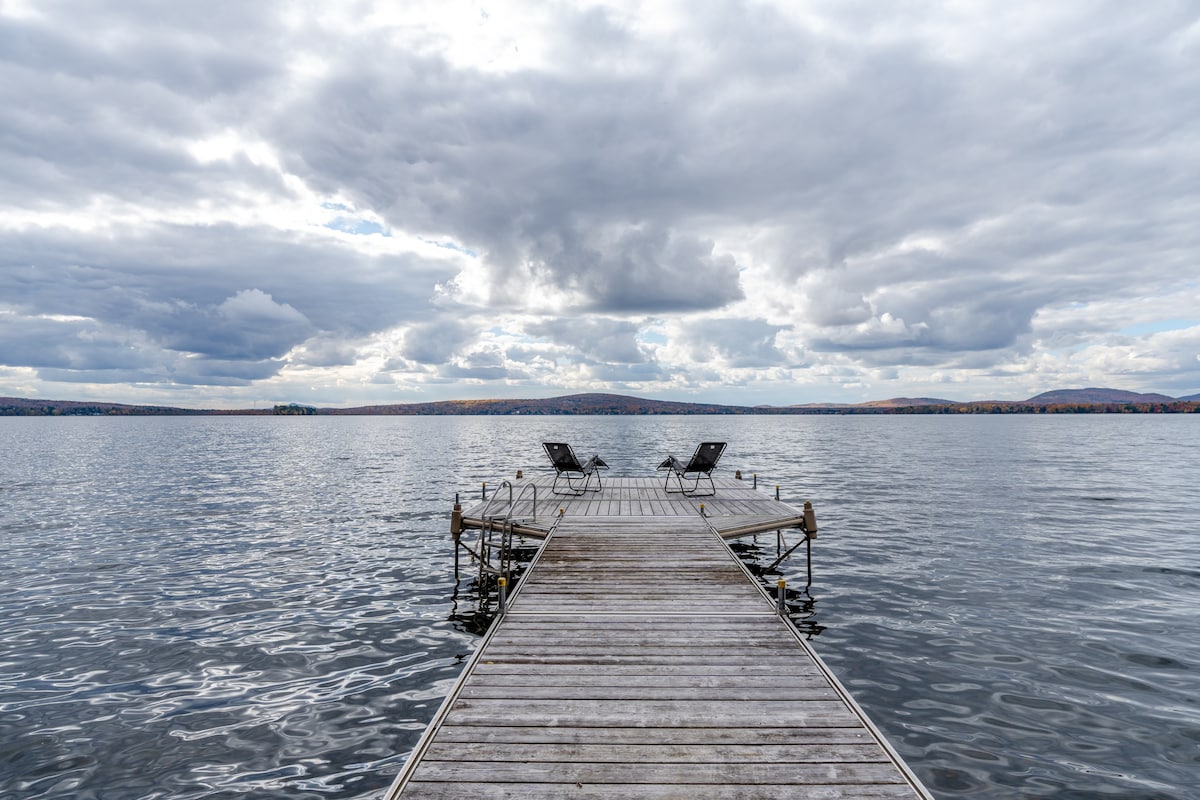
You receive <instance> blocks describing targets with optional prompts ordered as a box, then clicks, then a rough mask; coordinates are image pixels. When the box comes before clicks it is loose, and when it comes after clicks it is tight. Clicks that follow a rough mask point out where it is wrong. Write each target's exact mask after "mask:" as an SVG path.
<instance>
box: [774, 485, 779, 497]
mask: <svg viewBox="0 0 1200 800" xmlns="http://www.w3.org/2000/svg"><path fill="white" fill-rule="evenodd" d="M775 499H776V500H778V499H779V484H778V483H777V484H775Z"/></svg>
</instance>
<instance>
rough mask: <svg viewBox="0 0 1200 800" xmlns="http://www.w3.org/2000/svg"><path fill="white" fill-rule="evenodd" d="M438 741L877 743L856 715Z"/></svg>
mask: <svg viewBox="0 0 1200 800" xmlns="http://www.w3.org/2000/svg"><path fill="white" fill-rule="evenodd" d="M438 741H446V742H480V743H489V742H491V743H497V744H506V743H507V744H535V743H539V742H541V743H546V744H610V745H614V744H617V745H631V746H632V745H648V746H656V747H657V746H663V745H685V746H691V745H753V746H756V747H758V746H786V747H795V748H798V749H803V748H805V747H807V746H809V745H810V744H853V745H861V744H870V745H872V746H874V747H878V745H877V744H876V743H875V741H874V739H872V738H871V736H870V734H869V733H868V732H867V730H866V728H864V727H863V726H862V724H861V723H859V722H858V721H857V720H855V721H854V724H852V725H847V726H843V727H819V726H812V727H807V728H796V727H771V728H652V727H644V728H630V727H618V726H612V727H608V728H594V727H570V726H566V725H555V726H553V727H548V726H545V725H487V726H485V725H453V724H446V725H445V726H443V727H442V728H441V729H440V730H439V731H438Z"/></svg>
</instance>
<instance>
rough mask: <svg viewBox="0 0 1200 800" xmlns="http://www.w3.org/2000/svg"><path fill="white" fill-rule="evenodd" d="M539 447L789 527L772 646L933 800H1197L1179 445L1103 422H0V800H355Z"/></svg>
mask: <svg viewBox="0 0 1200 800" xmlns="http://www.w3.org/2000/svg"><path fill="white" fill-rule="evenodd" d="M547 439H552V440H562V441H570V442H573V443H574V444H575V445H576V450H577V451H579V452H587V453H591V452H600V453H601V454H602V455H603V456H604V457H605V459H606V460H607V461H608V462H609V463H610V464H611V465H612V466H613V474H618V475H644V474H648V473H649V472H650V470H651V469H652V468H653V466H654V464H655V463H656V461H657V460H660V459H661V458H662V456H663V455H665V453H666V452H667V451H673V452H675V453H676V454H679V455H686V454H687V453H689V452H690V451H691V449H692V448H693V447H694V444H695V442H697V441H699V440H701V439H724V440H727V441H728V442H729V443H730V445H729V449H728V451H727V452H726V455H725V458H724V460H723V462H722V468H721V470H719V472H725V473H726V474H732V471H733V470H734V469H741V470H743V472H745V473H746V474H747V477H749V475H750V474H751V473H757V474H758V479H759V485H760V488H763V489H764V490H765V491H773V490H774V486H775V485H776V484H778V485H779V486H780V487H781V489H780V491H781V495H782V497H783V499H784V500H789V501H795V502H797V503H799V502H802V501H803V500H805V499H810V500H812V501H813V503H814V505H815V506H816V509H817V514H818V521H819V523H820V525H821V536H820V538H819V539H818V540H817V541H816V542H815V546H814V548H813V569H814V581H813V586H812V596H813V598H814V599H815V602H814V603H813V605H812V609H811V612H810V613H807V614H804V615H803V616H802V618H799V619H798V620H797V621H798V623H799V624H800V625H801V627H802V628H804V629H805V630H809V631H812V632H814V634H816V635H814V636H813V638H812V643H813V645H814V647H815V648H816V649H817V650H818V651H819V652H820V653H821V655H822V656H823V657H824V658H825V660H826V661H827V662H828V663H829V664H830V666H831V667H833V669H834V670H835V672H837V674H838V675H839V677H840V678H841V679H842V682H843V683H844V684H845V685H846V686H847V687H848V688H849V689H850V690H851V691H852V692H853V693H854V695H855V697H856V698H857V699H858V701H859V702H860V704H861V705H862V706H863V707H864V708H865V709H866V710H867V711H868V713H869V714H870V715H871V716H872V718H873V720H874V721H875V722H876V723H877V725H878V726H879V727H880V728H881V729H882V730H883V731H884V732H885V733H886V734H887V735H888V736H889V738H890V739H891V741H892V743H893V744H894V745H895V746H896V747H897V749H898V750H899V751H900V752H901V754H902V755H904V757H905V758H906V759H907V760H908V761H909V763H910V764H911V765H912V766H913V767H914V769H915V770H916V772H917V773H918V774H919V775H920V776H921V778H922V779H923V780H924V781H925V783H926V784H927V785H928V786H929V787H930V789H931V790H932V791H933V792H934V793H935V794H936V795H937V796H938V797H939V798H956V797H971V798H997V799H999V798H1005V800H1007V799H1008V798H1096V797H1101V798H1104V797H1111V798H1135V799H1136V800H1150V799H1151V798H1161V799H1162V800H1167V799H1168V798H1171V799H1176V800H1178V799H1181V798H1200V789H1197V788H1196V786H1197V785H1198V784H1200V612H1198V609H1200V547H1197V544H1198V543H1200V538H1198V537H1200V533H1198V528H1200V522H1198V520H1200V458H1198V457H1197V455H1196V454H1197V453H1200V417H1196V416H1118V415H1112V416H1066V415H1064V416H953V417H906V416H905V417H900V416H888V417H883V416H880V417H856V416H829V417H824V416H823V417H505V418H496V417H423V418H422V417H308V418H305V417H184V418H152V417H141V418H0V454H2V455H3V458H2V459H0V547H2V551H3V556H2V559H0V797H4V798H105V800H113V799H119V798H197V799H198V798H218V797H256V798H257V797H280V798H284V797H286V798H369V797H377V796H378V795H379V793H380V792H381V790H382V789H384V788H385V787H386V786H387V785H388V784H390V782H391V780H392V777H393V775H394V774H395V773H396V771H397V770H398V769H399V768H400V766H401V764H402V763H403V761H404V759H405V757H406V756H407V753H408V751H409V750H410V749H411V748H412V746H413V745H414V744H415V743H416V741H417V739H418V737H419V736H420V734H421V731H422V730H423V728H424V726H425V723H426V722H427V720H428V719H429V718H430V717H431V716H432V715H433V713H434V712H435V711H436V709H437V707H438V705H439V704H440V702H441V699H442V697H443V695H444V694H445V692H446V691H448V689H449V688H450V686H451V684H452V683H453V680H454V679H455V677H456V676H457V675H458V673H459V672H460V670H461V667H462V663H463V661H464V659H465V658H467V657H468V656H469V654H470V653H471V651H472V650H473V648H474V647H475V644H476V642H477V641H478V639H477V636H476V635H475V633H473V632H472V628H473V626H474V625H475V624H476V622H477V619H476V618H475V616H474V615H475V612H476V610H477V598H475V597H474V596H473V595H472V594H471V592H470V589H471V587H469V586H461V587H458V588H457V591H456V587H455V584H454V580H453V557H452V550H451V545H450V539H449V535H448V515H449V510H450V506H451V504H452V503H453V499H454V494H455V492H456V491H461V492H463V493H464V494H467V493H474V492H477V491H478V489H479V485H480V483H481V482H482V481H488V482H492V483H494V482H498V481H499V480H500V479H502V478H504V477H508V476H511V475H512V474H513V472H514V471H515V470H516V469H518V468H520V469H524V470H526V471H527V472H528V471H530V470H544V469H545V466H544V465H543V459H544V456H542V454H541V452H540V449H539V443H540V442H541V441H543V440H547ZM759 545H760V546H761V558H763V559H766V560H769V559H770V558H773V556H774V549H775V541H774V535H773V534H772V535H769V536H767V537H764V538H763V540H762V541H761V542H759ZM750 550H751V551H753V550H754V548H753V547H751V548H750ZM751 555H753V552H751ZM787 569H789V570H792V572H789V573H787V575H788V577H789V578H790V582H791V583H793V584H795V582H796V581H797V580H801V582H802V574H801V572H800V570H802V569H803V560H802V559H801V560H800V561H799V562H798V563H796V564H792V565H790V566H789V567H787Z"/></svg>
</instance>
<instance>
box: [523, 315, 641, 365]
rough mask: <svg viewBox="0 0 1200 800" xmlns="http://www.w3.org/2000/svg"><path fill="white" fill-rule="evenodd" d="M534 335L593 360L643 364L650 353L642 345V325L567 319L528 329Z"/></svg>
mask: <svg viewBox="0 0 1200 800" xmlns="http://www.w3.org/2000/svg"><path fill="white" fill-rule="evenodd" d="M525 330H526V331H527V332H528V333H530V334H531V335H533V336H541V337H545V338H547V339H549V340H550V341H552V342H554V343H556V344H561V345H566V346H567V347H570V348H572V349H573V350H575V351H577V352H579V353H580V354H582V355H583V356H585V357H586V358H588V359H589V360H594V361H603V362H611V363H624V364H640V363H643V362H645V361H646V360H647V358H648V357H647V354H646V352H645V351H643V349H642V348H641V347H639V346H638V341H637V334H638V326H637V325H636V324H634V323H632V322H628V321H625V320H619V319H604V318H601V317H564V318H559V319H551V320H545V321H543V322H537V323H533V324H530V325H527V326H525Z"/></svg>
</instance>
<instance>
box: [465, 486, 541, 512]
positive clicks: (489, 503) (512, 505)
mask: <svg viewBox="0 0 1200 800" xmlns="http://www.w3.org/2000/svg"><path fill="white" fill-rule="evenodd" d="M506 486H507V487H508V508H507V509H505V512H504V517H503V519H504V522H511V521H512V518H513V509H515V508H516V506H517V503H520V502H521V500H523V499H524V497H525V491H526V490H527V489H533V513H532V514H531V515H530V517H529V519H531V520H533V521H537V484H536V483H527V484H525V485H523V486H522V487H521V491H520V492H519V493H518V494H517V499H516V501H515V502H514V500H513V484H512V481H510V480H507V479H506V480H504V481H503V482H502V483H501V484H500V488H499V489H497V490H496V491H495V493H493V494H492V497H491V499H490V500H488V501H487V505H485V506H484V507H483V511H482V512H480V515H479V516H480V517H482V518H483V519H485V520H486V519H497V518H499V516H500V515H498V514H496V515H492V516H489V515H488V512H489V511H491V508H492V504H493V503H495V502H496V498H497V497H499V496H500V491H501V490H503V489H504V487H506Z"/></svg>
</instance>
